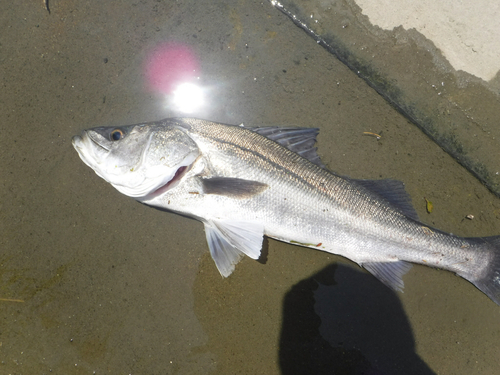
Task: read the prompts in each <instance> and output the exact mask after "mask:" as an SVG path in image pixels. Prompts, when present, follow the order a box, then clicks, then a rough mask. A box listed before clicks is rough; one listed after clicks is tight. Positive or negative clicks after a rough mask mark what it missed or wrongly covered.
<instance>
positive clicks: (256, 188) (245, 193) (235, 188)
mask: <svg viewBox="0 0 500 375" xmlns="http://www.w3.org/2000/svg"><path fill="white" fill-rule="evenodd" d="M201 183H202V186H203V193H204V194H215V195H223V196H227V197H231V198H237V199H244V198H250V197H252V196H254V195H257V194H260V193H262V192H263V191H264V190H266V189H267V188H268V187H269V186H268V185H266V184H264V183H262V182H258V181H251V180H244V179H241V178H231V177H212V178H203V179H202V180H201Z"/></svg>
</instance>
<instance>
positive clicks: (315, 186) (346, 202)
mask: <svg viewBox="0 0 500 375" xmlns="http://www.w3.org/2000/svg"><path fill="white" fill-rule="evenodd" d="M316 135H317V129H309V128H276V127H270V128H246V127H243V126H235V125H226V124H219V123H214V122H209V121H205V120H198V119H189V118H174V119H166V120H162V121H158V122H154V123H145V124H138V125H129V126H125V127H118V128H116V127H113V128H93V129H89V130H86V131H84V132H83V133H82V136H76V137H74V138H73V145H74V147H75V149H76V150H77V151H78V153H79V155H80V157H81V159H82V160H83V161H84V162H85V163H86V164H87V165H89V166H90V167H91V168H93V169H94V170H95V172H96V173H97V174H98V175H99V176H101V177H102V178H104V179H105V180H106V181H108V182H109V183H111V184H112V185H113V186H114V187H115V188H116V189H118V190H119V191H120V192H122V193H124V194H126V195H128V196H131V197H133V198H135V199H137V200H138V201H140V202H142V203H145V204H147V205H151V206H154V207H159V208H162V209H166V210H170V211H173V212H177V213H180V214H183V215H187V216H191V217H193V218H196V219H198V220H200V221H201V222H203V223H204V225H205V232H206V237H207V242H208V245H209V248H210V252H211V255H212V257H213V259H214V261H215V263H216V265H217V268H218V269H219V271H220V273H221V274H222V276H224V277H227V276H229V275H230V274H231V273H232V272H233V270H234V267H235V264H236V263H237V262H238V261H239V260H240V259H241V257H242V255H243V254H245V255H247V256H249V257H251V258H253V259H257V258H259V256H260V252H261V249H262V240H263V236H264V235H266V236H268V237H271V238H275V239H277V240H280V241H284V242H288V243H292V244H296V245H301V246H306V247H310V248H314V249H318V250H322V251H326V252H329V253H332V254H338V255H341V256H344V257H346V258H348V259H350V260H352V261H354V262H356V263H357V264H358V265H360V266H362V267H364V268H365V269H367V270H368V271H369V272H371V273H372V274H373V275H374V276H375V277H377V278H378V279H380V280H381V281H382V282H384V283H385V284H386V285H388V286H389V287H391V288H393V289H395V290H401V289H402V288H403V281H402V276H403V275H404V274H405V273H406V272H407V271H408V270H409V268H410V267H411V263H419V264H424V265H427V266H431V267H437V268H441V269H445V270H449V271H452V272H455V273H456V274H457V275H460V276H462V277H464V278H465V279H467V280H468V281H470V282H471V283H473V284H474V285H476V287H478V288H479V289H480V290H482V291H483V292H484V293H485V294H487V295H488V296H489V297H490V298H491V299H492V300H493V301H495V302H496V303H497V304H500V237H487V238H463V237H459V236H455V235H452V234H448V233H445V232H442V231H439V230H437V229H434V228H431V227H428V226H426V225H424V224H422V223H421V222H419V220H418V218H417V215H416V213H415V211H414V210H413V208H412V206H411V204H410V200H409V197H408V195H407V194H406V192H405V191H404V186H403V184H402V183H400V182H397V181H393V180H379V181H369V180H352V179H348V178H344V177H341V176H338V175H336V174H334V173H332V172H330V171H328V170H326V169H325V168H324V167H323V165H322V164H321V161H320V159H319V157H318V155H317V154H316V150H315V148H314V143H315V141H316Z"/></svg>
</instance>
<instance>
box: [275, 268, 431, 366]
mask: <svg viewBox="0 0 500 375" xmlns="http://www.w3.org/2000/svg"><path fill="white" fill-rule="evenodd" d="M279 361H280V368H281V373H282V374H284V375H299V374H314V375H320V374H341V375H344V374H345V375H361V374H365V375H393V374H398V375H399V374H409V375H411V374H415V375H417V374H418V375H431V374H434V372H433V371H432V370H431V369H430V368H429V367H428V366H427V364H426V363H425V362H424V361H422V359H421V358H420V357H419V356H418V355H417V354H416V353H415V341H414V339H413V334H412V330H411V327H410V324H409V322H408V320H407V318H406V315H405V312H404V310H403V308H402V306H401V303H400V301H399V299H398V298H397V297H396V295H395V293H394V292H393V291H392V290H390V289H389V288H387V287H386V286H385V285H383V284H382V283H380V282H379V281H378V280H376V279H375V278H374V277H373V276H371V275H370V274H368V273H366V272H363V271H361V270H359V271H358V270H355V269H353V268H352V267H349V266H346V265H341V264H340V265H337V264H335V265H331V266H328V267H326V268H324V269H323V270H321V271H320V272H318V273H317V274H315V275H313V276H312V277H310V278H308V279H305V280H302V281H300V282H299V283H297V284H296V285H294V286H293V287H292V289H291V290H290V291H289V292H288V293H287V294H286V296H285V299H284V303H283V326H282V330H281V336H280V348H279Z"/></svg>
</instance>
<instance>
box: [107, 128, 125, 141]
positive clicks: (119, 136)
mask: <svg viewBox="0 0 500 375" xmlns="http://www.w3.org/2000/svg"><path fill="white" fill-rule="evenodd" d="M123 135H124V134H123V132H122V131H121V130H120V129H115V130H113V131H112V132H111V133H110V134H109V138H110V139H111V140H112V141H119V140H120V139H122V138H123Z"/></svg>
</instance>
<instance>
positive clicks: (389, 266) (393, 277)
mask: <svg viewBox="0 0 500 375" xmlns="http://www.w3.org/2000/svg"><path fill="white" fill-rule="evenodd" d="M362 266H363V268H365V269H366V270H367V271H368V272H370V273H371V274H372V275H373V276H375V277H376V278H377V279H379V280H380V281H381V282H383V283H384V284H385V285H387V286H388V287H389V288H391V289H393V290H396V291H399V292H402V291H403V288H404V283H403V279H402V277H403V275H404V274H405V273H406V272H408V271H409V270H410V268H411V266H412V265H411V263H408V262H405V261H402V260H398V261H396V262H370V263H368V262H367V263H363V264H362Z"/></svg>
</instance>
